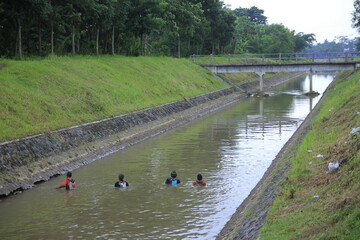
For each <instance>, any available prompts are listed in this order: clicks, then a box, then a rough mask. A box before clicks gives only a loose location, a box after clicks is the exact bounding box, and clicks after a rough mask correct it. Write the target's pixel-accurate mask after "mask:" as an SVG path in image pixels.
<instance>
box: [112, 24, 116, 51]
mask: <svg viewBox="0 0 360 240" xmlns="http://www.w3.org/2000/svg"><path fill="white" fill-rule="evenodd" d="M111 53H112V55H115V26H114V25H113V27H112V37H111Z"/></svg>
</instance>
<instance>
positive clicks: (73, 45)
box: [71, 25, 75, 54]
mask: <svg viewBox="0 0 360 240" xmlns="http://www.w3.org/2000/svg"><path fill="white" fill-rule="evenodd" d="M71 37H72V41H71V45H72V54H75V26H74V25H73V26H72V36H71Z"/></svg>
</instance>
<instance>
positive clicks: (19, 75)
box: [0, 56, 228, 141]
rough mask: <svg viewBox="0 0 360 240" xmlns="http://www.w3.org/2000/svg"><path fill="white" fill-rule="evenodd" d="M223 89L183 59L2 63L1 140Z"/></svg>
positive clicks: (52, 59)
mask: <svg viewBox="0 0 360 240" xmlns="http://www.w3.org/2000/svg"><path fill="white" fill-rule="evenodd" d="M227 87H228V85H226V84H225V83H223V82H221V81H219V80H218V79H216V78H215V77H213V76H212V75H211V73H209V72H207V71H206V70H204V69H201V68H200V67H199V66H197V65H195V64H192V63H191V62H190V61H188V60H185V59H174V58H166V57H122V56H99V57H95V56H72V57H49V58H45V59H39V60H37V59H35V60H27V61H11V60H6V59H0V89H1V94H0V141H7V140H11V139H15V138H19V137H25V136H29V135H33V134H38V133H42V132H48V131H52V130H56V129H60V128H64V127H69V126H74V125H77V124H82V123H86V122H92V121H95V120H99V119H104V118H108V117H112V116H117V115H120V114H124V113H128V112H132V111H136V110H140V109H144V108H148V107H153V106H157V105H160V104H164V103H168V102H173V101H177V100H181V99H183V98H184V97H193V96H196V95H200V94H204V93H208V92H212V91H216V90H219V89H223V88H227Z"/></svg>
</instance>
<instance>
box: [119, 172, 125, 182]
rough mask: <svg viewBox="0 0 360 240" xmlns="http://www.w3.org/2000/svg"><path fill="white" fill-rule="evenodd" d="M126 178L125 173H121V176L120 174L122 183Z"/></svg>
mask: <svg viewBox="0 0 360 240" xmlns="http://www.w3.org/2000/svg"><path fill="white" fill-rule="evenodd" d="M124 177H125V175H124V174H123V173H120V174H119V180H120V181H123V180H124Z"/></svg>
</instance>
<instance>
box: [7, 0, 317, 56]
mask: <svg viewBox="0 0 360 240" xmlns="http://www.w3.org/2000/svg"><path fill="white" fill-rule="evenodd" d="M263 12H264V11H263V10H261V9H258V8H256V7H252V8H249V9H246V8H238V9H235V10H231V9H229V8H226V7H225V6H224V4H223V2H222V1H219V0H213V1H208V0H16V1H14V0H0V16H1V17H0V46H1V48H0V57H10V58H13V57H18V58H22V57H23V56H36V55H38V56H47V55H49V54H57V55H65V54H123V55H132V56H139V55H143V56H144V55H163V56H176V57H186V56H189V55H191V54H210V53H212V54H222V53H245V52H252V53H260V52H294V51H301V50H302V49H304V48H306V47H307V46H309V44H311V43H312V42H313V41H315V36H314V34H304V33H295V32H294V31H290V30H289V29H287V28H286V27H284V26H283V25H281V24H274V25H267V24H266V20H267V18H266V17H265V16H264V15H263Z"/></svg>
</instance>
